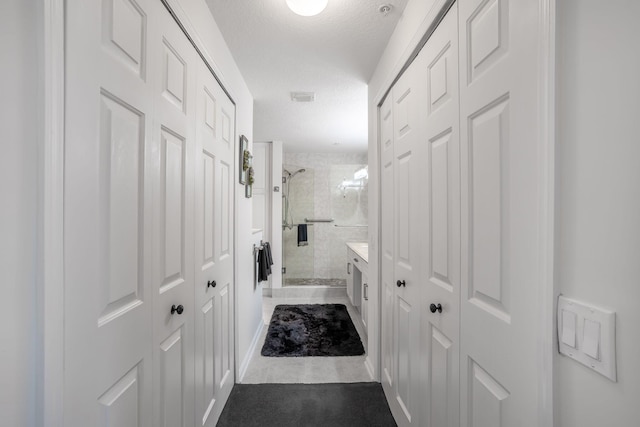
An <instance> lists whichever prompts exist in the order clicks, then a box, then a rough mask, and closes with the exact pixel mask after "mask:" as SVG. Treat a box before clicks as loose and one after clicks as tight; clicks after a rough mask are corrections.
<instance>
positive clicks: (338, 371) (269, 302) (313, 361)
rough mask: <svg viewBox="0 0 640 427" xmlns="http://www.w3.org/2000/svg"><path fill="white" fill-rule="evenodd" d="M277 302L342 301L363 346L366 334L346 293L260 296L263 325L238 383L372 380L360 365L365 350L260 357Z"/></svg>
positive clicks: (365, 341)
mask: <svg viewBox="0 0 640 427" xmlns="http://www.w3.org/2000/svg"><path fill="white" fill-rule="evenodd" d="M278 304H344V305H346V306H347V310H348V311H349V315H351V320H352V321H353V324H354V325H355V327H356V329H357V331H358V334H360V339H361V340H362V344H363V345H364V347H365V349H366V348H367V338H366V335H365V334H364V333H363V328H362V321H361V320H360V313H359V312H358V310H357V309H356V308H354V307H353V306H352V305H351V303H350V302H349V299H348V298H347V297H314V298H304V299H302V298H271V297H264V298H263V304H262V307H263V316H262V317H263V320H264V323H265V326H264V328H263V330H262V334H261V337H260V340H259V344H258V345H257V346H256V349H255V352H254V354H253V357H252V359H251V362H249V366H248V367H247V372H246V373H245V375H244V378H242V381H241V383H242V384H265V383H305V384H312V383H337V382H343V383H354V382H367V381H372V379H371V376H370V375H369V372H368V371H367V368H366V367H365V366H364V361H365V358H366V354H365V355H362V356H350V357H264V356H262V355H261V354H260V350H262V345H263V344H264V339H265V337H266V335H267V330H268V325H269V321H270V320H271V315H272V314H273V309H274V308H275V306H276V305H278Z"/></svg>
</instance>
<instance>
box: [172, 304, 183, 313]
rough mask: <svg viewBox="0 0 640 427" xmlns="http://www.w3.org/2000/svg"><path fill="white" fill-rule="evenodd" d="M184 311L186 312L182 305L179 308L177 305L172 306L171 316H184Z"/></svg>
mask: <svg viewBox="0 0 640 427" xmlns="http://www.w3.org/2000/svg"><path fill="white" fill-rule="evenodd" d="M183 311H184V307H183V306H182V304H181V305H179V306H177V307H176V305H175V304H174V305H172V306H171V314H175V313H178V314H182V312H183Z"/></svg>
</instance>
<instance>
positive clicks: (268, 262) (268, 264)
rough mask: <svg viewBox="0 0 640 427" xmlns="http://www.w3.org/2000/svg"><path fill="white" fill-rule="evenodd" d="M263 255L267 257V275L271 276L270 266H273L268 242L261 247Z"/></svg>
mask: <svg viewBox="0 0 640 427" xmlns="http://www.w3.org/2000/svg"><path fill="white" fill-rule="evenodd" d="M263 247H264V252H265V255H266V256H267V274H271V273H272V272H271V266H272V265H273V256H272V255H271V244H270V243H269V242H267V243H265V244H264V245H263Z"/></svg>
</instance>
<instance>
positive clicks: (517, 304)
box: [459, 0, 544, 427]
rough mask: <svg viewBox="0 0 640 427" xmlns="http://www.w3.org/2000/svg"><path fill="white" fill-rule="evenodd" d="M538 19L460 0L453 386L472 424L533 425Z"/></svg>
mask: <svg viewBox="0 0 640 427" xmlns="http://www.w3.org/2000/svg"><path fill="white" fill-rule="evenodd" d="M538 17H539V11H538V3H537V2H535V1H517V2H516V1H509V0H482V1H480V0H466V1H462V2H460V21H459V22H460V28H459V30H460V42H461V46H460V49H461V55H460V58H461V61H462V63H461V67H460V69H461V70H462V72H463V75H462V77H463V78H462V79H461V85H460V108H461V124H462V127H461V130H462V132H461V142H462V143H461V154H462V155H461V159H462V164H461V172H462V174H461V175H462V196H463V197H462V199H461V200H462V280H461V282H462V298H461V313H462V314H461V322H462V323H461V326H462V327H461V336H462V341H461V342H462V347H461V363H460V366H461V381H460V383H461V384H462V385H463V387H465V389H464V390H463V392H462V393H461V414H462V420H461V422H462V423H465V424H469V425H495V426H509V425H514V424H519V425H522V426H523V427H525V426H536V425H539V423H538V418H537V417H538V413H539V410H538V404H537V402H538V383H539V380H538V378H539V374H538V369H539V357H538V349H537V346H536V343H537V342H538V339H537V337H538V334H539V331H538V329H537V326H538V323H539V317H538V309H539V296H538V288H539V283H540V279H541V278H540V271H539V265H538V261H537V260H538V258H539V253H540V251H539V249H538V248H539V244H540V240H539V237H538V233H539V232H540V230H541V228H540V217H539V212H541V209H540V206H539V203H540V188H539V187H538V183H539V182H540V177H541V176H544V174H543V173H542V171H541V170H540V165H541V163H540V157H539V154H540V153H539V139H538V131H539V114H538V113H539V109H538V107H539V106H538V100H539V96H538V95H539V88H538V76H539V75H538V70H539V64H538V40H539V38H538V34H539V31H540V29H539V26H538ZM478 337H482V339H478Z"/></svg>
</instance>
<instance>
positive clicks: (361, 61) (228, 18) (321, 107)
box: [207, 0, 407, 152]
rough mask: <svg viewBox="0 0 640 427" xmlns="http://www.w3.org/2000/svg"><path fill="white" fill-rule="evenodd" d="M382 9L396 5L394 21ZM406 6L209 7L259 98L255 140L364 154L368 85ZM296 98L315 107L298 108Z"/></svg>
mask: <svg viewBox="0 0 640 427" xmlns="http://www.w3.org/2000/svg"><path fill="white" fill-rule="evenodd" d="M383 3H388V4H392V5H393V6H394V8H393V10H392V12H391V13H390V14H389V15H387V16H383V15H382V14H381V13H379V12H378V7H379V6H380V5H381V4H383ZM406 3H407V0H387V1H384V0H380V1H373V0H329V5H328V6H327V8H326V9H325V10H324V11H323V12H322V13H321V14H319V15H317V16H313V17H302V16H298V15H296V14H294V13H293V12H292V11H291V10H289V8H288V7H287V5H286V2H285V0H207V4H208V5H209V8H210V9H211V12H212V14H213V16H214V18H215V20H216V23H217V24H218V26H219V27H220V30H221V31H222V34H223V36H224V38H225V41H226V42H227V44H228V46H229V49H230V50H231V53H232V54H233V56H234V59H235V60H236V63H237V64H238V67H239V68H240V71H241V72H242V75H243V77H244V79H245V81H246V82H247V85H248V86H249V90H250V91H251V93H252V94H253V97H254V134H253V135H254V140H255V141H273V140H278V141H283V143H284V146H285V151H289V152H327V151H345V152H346V151H351V152H353V151H365V150H366V147H367V82H368V81H369V78H370V77H371V75H372V74H373V71H374V69H375V67H376V65H377V63H378V60H379V59H380V56H381V55H382V52H383V50H384V48H385V46H386V44H387V40H388V39H389V37H390V36H391V33H392V32H393V29H394V28H395V26H396V23H397V22H398V19H399V17H400V15H401V13H402V11H403V10H404V7H405V5H406ZM294 91H296V92H297V91H300V92H315V93H316V100H315V102H312V103H297V102H293V101H291V96H290V92H294ZM336 143H337V145H336Z"/></svg>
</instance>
